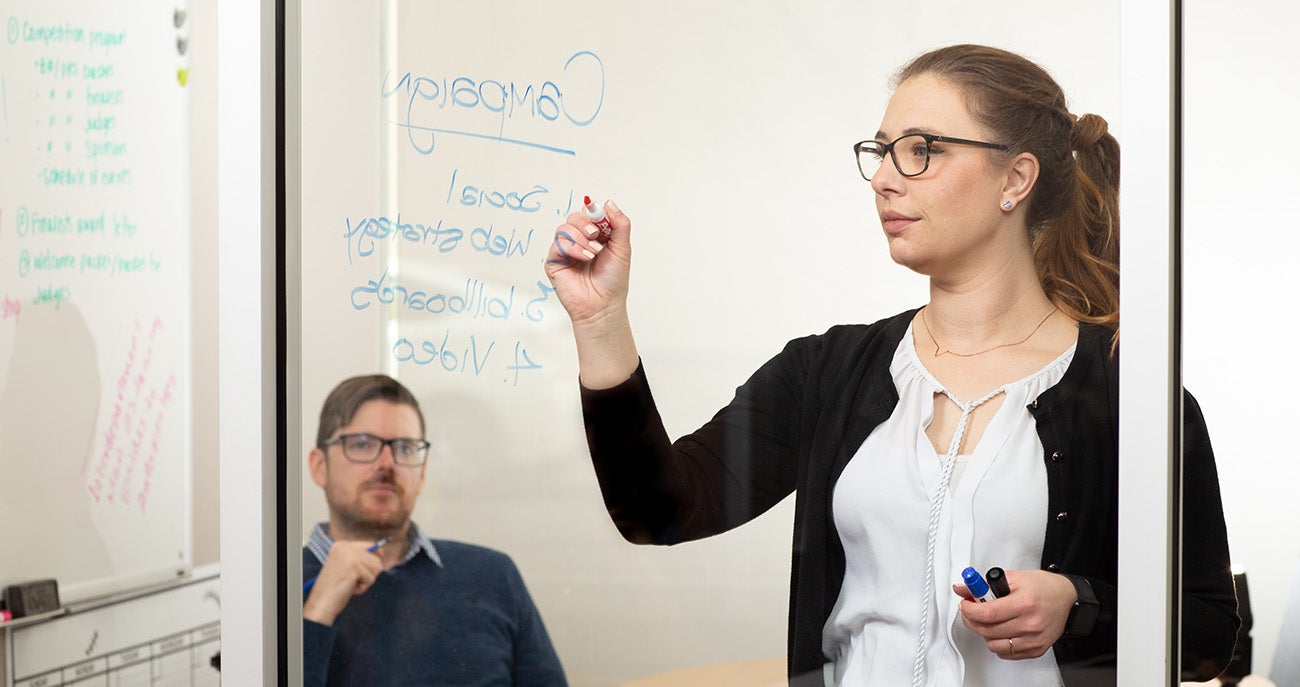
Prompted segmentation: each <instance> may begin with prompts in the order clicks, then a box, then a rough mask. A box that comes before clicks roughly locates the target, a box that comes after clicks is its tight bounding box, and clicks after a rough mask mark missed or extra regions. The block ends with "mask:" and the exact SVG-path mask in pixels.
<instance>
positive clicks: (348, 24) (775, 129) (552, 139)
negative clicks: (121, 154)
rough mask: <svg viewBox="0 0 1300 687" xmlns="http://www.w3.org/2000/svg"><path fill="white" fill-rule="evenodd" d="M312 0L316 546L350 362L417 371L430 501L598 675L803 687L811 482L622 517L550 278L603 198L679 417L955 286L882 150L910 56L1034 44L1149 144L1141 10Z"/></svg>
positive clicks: (662, 385) (309, 279) (310, 253)
mask: <svg viewBox="0 0 1300 687" xmlns="http://www.w3.org/2000/svg"><path fill="white" fill-rule="evenodd" d="M301 15H302V26H301V41H302V55H301V58H302V59H301V62H302V75H301V77H302V78H301V93H300V94H299V95H298V96H297V97H299V98H300V100H299V101H298V102H299V103H300V107H301V112H302V120H301V122H300V123H298V124H299V125H300V133H301V158H300V160H298V164H299V165H300V173H301V198H300V199H298V201H297V202H299V209H300V211H301V226H300V227H297V228H291V229H296V230H297V231H299V232H300V234H299V236H300V244H299V248H300V250H301V281H300V286H301V312H300V313H299V314H298V316H299V317H300V321H299V325H300V326H301V335H302V350H301V358H300V360H301V371H302V389H301V409H300V416H301V426H302V436H301V445H300V446H299V447H297V449H296V455H299V456H302V458H303V462H302V464H301V469H302V472H301V488H302V503H303V512H302V522H303V532H302V533H301V535H302V539H303V541H306V540H307V539H308V536H309V533H310V529H311V528H312V527H313V526H314V525H315V524H316V523H320V522H324V521H326V520H328V519H329V517H330V516H329V511H328V509H327V507H326V503H325V499H324V498H323V496H322V490H321V488H320V487H319V486H318V485H317V483H316V481H315V480H314V479H313V475H312V472H311V470H309V469H308V467H309V463H308V460H307V455H308V453H309V451H310V450H311V448H312V447H313V446H314V445H315V444H316V440H317V436H316V430H317V424H318V423H317V416H318V413H319V411H320V407H321V404H322V403H323V402H324V400H325V398H326V396H327V394H328V393H329V392H330V390H331V389H332V388H333V387H334V386H335V385H336V384H337V383H339V382H340V381H342V380H343V379H344V378H347V377H350V376H352V375H358V374H370V373H377V372H378V373H386V374H390V375H393V376H394V377H396V378H397V379H399V380H400V381H401V382H402V383H403V384H404V385H405V386H407V387H408V388H409V389H410V390H411V391H412V392H413V394H414V396H415V397H416V398H417V399H418V401H419V403H420V406H421V409H422V410H423V414H424V419H425V421H426V430H425V438H427V439H428V440H429V441H430V442H431V445H432V446H431V450H430V457H429V460H428V463H427V465H426V466H425V472H424V482H423V488H422V489H423V490H422V492H421V493H420V494H419V497H418V499H416V500H415V502H414V507H413V512H412V514H411V517H412V519H413V521H414V522H416V523H417V524H418V525H419V526H420V527H421V528H422V530H423V531H424V532H425V533H426V534H428V535H429V536H430V537H433V538H434V539H437V540H456V541H460V542H468V543H472V544H474V545H478V546H484V547H490V548H492V549H495V550H497V551H500V552H504V553H505V554H507V555H508V556H509V557H510V559H511V560H512V561H513V563H514V564H515V565H516V566H517V567H518V570H519V571H520V573H521V576H522V579H523V581H524V582H525V584H526V586H527V590H528V592H529V595H530V597H531V599H532V601H533V602H534V603H535V605H536V608H537V609H538V612H539V615H540V617H541V619H542V620H543V622H544V624H545V627H546V629H547V631H548V635H549V638H550V641H551V643H552V644H553V646H554V648H555V651H556V653H557V655H558V657H559V660H560V662H561V663H562V664H563V668H564V671H565V673H566V675H567V678H568V681H569V682H570V684H574V685H610V684H642V685H650V684H656V683H654V682H652V680H654V679H660V680H666V681H669V682H665V683H664V684H668V683H671V684H683V682H682V681H684V680H686V679H689V677H688V675H686V674H682V673H678V672H677V671H701V672H695V673H693V675H694V676H695V677H696V678H698V679H701V680H706V681H707V680H710V679H719V680H720V679H726V678H717V677H716V676H718V675H721V674H724V673H725V672H726V671H732V673H733V674H737V673H736V671H754V672H752V673H744V672H741V673H738V674H742V675H747V676H753V680H752V683H753V684H761V683H762V681H763V680H771V679H775V680H776V681H778V682H779V681H780V679H781V676H783V675H784V674H785V654H786V632H787V626H786V622H787V609H788V598H789V593H790V582H789V579H790V566H791V545H790V542H791V530H792V520H793V514H794V503H793V500H792V499H786V500H784V501H782V502H781V503H779V504H778V505H777V506H776V507H774V508H772V509H771V510H770V511H768V512H766V513H765V514H763V515H762V516H760V517H758V518H756V519H755V520H754V521H753V522H750V523H748V524H746V525H745V526H743V527H739V528H737V529H735V530H733V531H730V532H727V533H726V534H724V535H721V536H718V537H714V538H710V539H708V540H705V541H701V542H696V543H690V544H683V545H680V546H675V547H670V548H663V547H642V546H633V545H630V544H628V543H627V542H626V541H624V540H623V538H622V537H621V536H620V535H619V533H618V531H617V530H616V529H615V528H614V527H613V526H612V524H611V522H610V517H609V515H608V513H607V512H606V508H605V504H604V503H603V501H602V498H601V493H600V490H599V488H598V485H597V482H596V479H595V475H594V471H593V468H592V464H591V459H590V457H589V455H588V449H587V443H586V438H585V436H584V430H583V419H582V414H581V407H580V403H579V394H578V384H577V379H578V372H577V359H576V354H575V350H574V343H573V340H574V339H573V334H572V331H571V325H570V323H569V320H568V318H567V317H566V315H565V313H564V311H563V310H562V309H561V308H560V307H559V305H558V304H557V302H556V298H555V295H554V293H553V292H552V290H551V288H550V284H549V282H548V281H547V278H546V276H545V274H544V273H543V262H544V260H545V258H546V251H547V249H548V248H549V246H550V244H551V241H552V239H553V235H554V231H555V228H556V227H557V226H558V225H559V224H561V223H562V222H563V221H564V217H565V216H566V215H567V214H568V213H570V212H574V211H576V210H578V209H579V208H580V207H581V205H582V200H583V197H584V196H588V195H589V196H591V198H592V199H594V200H595V201H596V202H598V203H600V202H603V201H604V200H605V199H607V198H612V199H614V200H616V201H617V202H618V204H619V206H620V207H621V208H622V209H623V210H624V211H626V212H627V213H628V215H629V216H631V217H632V218H633V220H634V228H633V230H632V231H633V234H632V236H633V239H632V240H633V242H634V245H635V262H634V265H633V269H632V277H631V288H630V297H629V306H628V308H629V311H630V314H631V319H632V322H633V324H634V326H635V329H636V336H637V347H638V351H639V353H640V355H641V358H642V360H643V361H644V362H645V365H646V370H647V375H648V377H649V380H650V383H651V385H652V387H653V389H654V394H655V398H656V400H657V402H658V406H659V410H660V412H661V413H662V416H663V420H664V424H665V427H666V429H667V430H668V432H669V433H670V434H671V435H673V436H677V435H680V434H683V433H686V432H689V431H691V430H693V429H695V428H696V427H698V426H699V425H701V424H702V423H703V422H705V421H707V420H708V418H709V417H711V416H712V414H713V413H714V412H715V411H716V410H717V409H718V408H720V407H722V406H723V405H724V404H726V403H727V402H728V400H729V399H730V398H731V397H732V394H733V393H734V391H735V389H736V387H737V386H738V385H740V384H741V383H743V382H744V381H745V379H746V378H747V377H748V376H749V375H750V374H751V373H752V372H753V371H754V370H755V369H757V368H758V367H759V366H760V365H762V364H763V362H764V361H766V360H768V359H769V358H770V357H772V356H773V355H775V354H776V353H778V352H779V351H781V349H782V347H783V346H784V345H785V344H786V343H787V342H788V341H790V340H791V339H794V338H797V337H801V336H805V335H809V334H817V333H821V332H824V331H826V330H827V329H828V328H829V327H831V326H833V325H835V324H840V323H853V322H873V321H876V320H879V319H881V318H884V317H887V316H890V315H893V314H895V313H898V312H901V311H903V310H906V309H908V308H912V307H916V306H919V305H922V304H924V302H925V301H926V299H927V282H926V280H925V278H924V277H921V276H919V275H917V274H915V273H913V272H910V271H908V270H907V269H905V268H902V267H899V266H897V265H895V264H894V263H893V262H892V261H891V259H890V257H889V253H888V251H887V249H886V244H885V241H884V237H883V235H882V233H881V231H880V224H879V220H878V217H877V216H876V208H875V204H874V199H873V193H872V190H871V188H870V186H869V185H868V184H867V183H866V182H865V181H863V179H862V178H861V176H860V173H859V171H858V168H857V166H856V163H855V161H854V159H853V157H852V151H851V146H852V144H853V143H855V142H857V141H861V140H864V139H869V138H872V137H873V136H875V134H876V130H877V128H878V127H879V125H880V121H881V116H882V114H883V112H884V110H885V106H886V103H887V101H888V99H889V96H890V93H891V91H890V86H889V79H890V77H891V75H892V73H893V72H894V71H895V70H896V69H897V68H899V67H900V66H902V65H903V64H904V63H905V62H906V61H907V60H908V59H910V58H912V57H914V56H916V55H918V54H920V53H921V52H924V51H925V50H927V49H929V48H933V47H937V46H940V45H944V44H951V43H960V42H978V43H988V44H992V45H996V46H999V47H1004V48H1008V49H1011V50H1015V51H1018V52H1021V53H1023V54H1025V55H1027V56H1029V57H1030V58H1031V59H1034V60H1035V61H1037V62H1039V63H1040V64H1042V65H1043V66H1045V67H1046V68H1047V69H1048V70H1049V71H1050V72H1051V73H1052V75H1053V76H1054V77H1055V78H1056V79H1057V80H1058V81H1059V82H1060V83H1061V84H1062V86H1063V87H1064V88H1065V90H1066V92H1067V95H1068V96H1069V99H1070V105H1071V110H1072V111H1073V112H1075V113H1079V114H1082V113H1085V112H1092V113H1098V114H1101V115H1102V116H1104V117H1106V118H1107V119H1108V120H1109V122H1110V125H1111V130H1112V132H1114V133H1115V134H1116V136H1117V137H1118V138H1119V139H1120V140H1121V141H1123V131H1122V126H1121V122H1119V121H1118V112H1119V107H1118V90H1119V89H1118V69H1119V55H1118V47H1117V46H1118V19H1117V17H1118V3H1115V2H1108V3H1102V4H1100V5H1093V6H1090V7H1089V9H1088V11H1087V12H1083V13H1078V12H1070V13H1069V14H1068V22H1069V25H1070V30H1068V31H1062V30H1061V29H1062V22H1063V21H1066V20H1067V15H1064V14H1063V13H1061V12H1059V11H1056V10H1052V9H1045V8H1044V6H1043V5H1042V4H1041V3H1036V2H1028V1H1023V2H1014V3H1009V4H1008V3H1003V5H1000V6H999V11H998V12H996V13H992V12H989V11H988V9H987V8H986V7H977V6H974V5H970V4H969V3H958V2H951V3H949V2H926V3H913V4H907V5H902V6H898V7H893V8H890V9H889V11H888V12H882V10H881V8H879V7H877V6H872V5H868V4H863V3H849V2H836V3H817V4H815V5H813V6H808V5H806V4H796V3H770V4H766V5H764V6H762V7H755V6H753V5H752V3H742V2H716V3H704V4H701V3H687V2H676V1H674V2H667V3H652V4H642V5H638V6H636V7H622V6H611V4H610V3H595V2H585V1H583V2H577V3H568V4H566V5H565V7H564V8H563V9H562V10H560V9H557V8H556V7H555V6H553V5H544V4H542V3H516V4H512V5H509V6H506V5H495V4H489V5H482V4H480V5H472V4H463V5H450V4H448V3H425V2H385V3H374V4H358V3H352V2H340V1H330V2H312V3H303V7H302V8H301ZM1011 17H1014V21H1008V18H1011ZM916 27H921V29H920V30H917V28H916ZM291 97H292V96H291ZM289 125H290V126H294V123H293V122H290V124H289ZM353 429H355V428H348V431H353ZM394 431H397V430H394ZM395 436H396V435H393V436H385V437H384V438H394V437H395ZM291 453H294V450H293V449H291ZM385 454H386V452H385ZM339 458H340V456H334V457H333V458H329V460H337V459H339ZM335 464H337V463H332V465H335ZM412 488H413V487H412ZM435 546H436V547H438V548H439V551H443V550H444V549H445V550H446V551H451V550H452V548H453V545H451V544H447V545H443V544H441V543H439V544H435ZM387 549H388V547H387V546H385V548H384V549H383V550H387ZM309 567H310V566H309ZM448 568H450V563H448ZM367 593H369V592H367ZM394 620H395V621H396V622H398V623H412V624H411V625H409V626H407V627H409V630H403V632H407V631H409V632H412V633H414V632H419V631H422V629H424V626H423V625H422V623H423V622H424V621H423V620H422V619H419V618H414V619H411V618H408V617H405V616H396V615H395V616H394ZM310 642H311V639H310V638H308V644H310ZM414 660H415V659H414V658H413V657H412V656H409V655H398V656H393V657H392V661H393V662H394V663H399V664H408V663H411V662H412V661H414ZM312 669H313V668H312V666H310V665H309V666H308V667H307V670H308V672H310V671H311V670H312ZM709 671H723V673H714V672H709ZM746 679H747V678H746ZM674 680H676V682H672V681H674ZM638 681H644V682H638Z"/></svg>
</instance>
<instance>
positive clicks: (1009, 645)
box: [1007, 637, 1016, 656]
mask: <svg viewBox="0 0 1300 687" xmlns="http://www.w3.org/2000/svg"><path fill="white" fill-rule="evenodd" d="M1007 648H1009V649H1011V655H1012V656H1015V655H1016V645H1015V642H1012V641H1011V638H1010V637H1007Z"/></svg>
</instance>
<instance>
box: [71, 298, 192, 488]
mask: <svg viewBox="0 0 1300 687" xmlns="http://www.w3.org/2000/svg"><path fill="white" fill-rule="evenodd" d="M164 331H165V327H164V326H163V322H162V319H161V318H157V317H155V318H154V320H153V322H152V323H150V324H149V326H148V327H146V326H145V325H144V324H143V323H142V322H141V321H140V320H139V319H138V318H137V319H136V320H135V321H134V322H133V323H132V328H131V332H130V335H129V339H128V344H127V348H126V352H125V355H124V356H123V360H122V362H121V368H119V374H117V376H116V379H115V381H114V382H113V386H112V390H113V398H112V411H111V412H110V413H108V414H107V423H106V424H105V426H104V427H103V429H102V436H101V438H102V448H101V449H100V451H99V453H98V455H97V456H96V457H95V459H94V461H93V462H92V464H91V466H90V469H89V474H88V480H87V484H86V490H87V491H88V492H89V493H90V496H91V498H93V499H94V500H95V502H96V503H100V502H106V503H110V504H114V505H120V506H129V505H132V504H134V505H135V506H137V507H139V509H140V511H141V512H142V513H143V512H148V509H149V496H150V494H151V493H152V489H153V484H154V482H153V476H154V472H155V468H156V463H157V460H158V455H159V453H160V452H161V448H162V436H163V433H164V430H165V429H166V426H167V419H168V416H169V412H170V410H171V406H172V402H173V401H174V400H175V397H176V385H177V378H176V374H175V373H166V372H162V371H159V370H158V369H156V368H155V366H154V365H153V361H154V351H155V350H156V344H157V343H158V338H159V336H160V335H161V334H162V333H163V332H164Z"/></svg>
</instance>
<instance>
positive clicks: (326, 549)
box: [307, 522, 443, 568]
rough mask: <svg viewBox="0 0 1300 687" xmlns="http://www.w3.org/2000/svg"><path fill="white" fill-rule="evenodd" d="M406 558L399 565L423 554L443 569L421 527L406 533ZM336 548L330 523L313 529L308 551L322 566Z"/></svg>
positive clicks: (317, 525)
mask: <svg viewBox="0 0 1300 687" xmlns="http://www.w3.org/2000/svg"><path fill="white" fill-rule="evenodd" d="M406 543H407V544H408V546H407V547H406V558H403V559H402V561H401V562H400V563H398V565H406V564H407V563H410V562H411V561H412V560H414V559H415V557H416V556H418V555H420V554H421V553H423V554H425V555H426V556H428V557H429V559H430V560H432V561H433V562H434V563H435V564H436V565H437V566H438V567H439V568H441V567H443V565H442V558H441V557H440V556H439V555H438V550H437V549H436V548H434V546H433V540H432V539H429V538H428V537H426V536H424V532H423V531H422V530H421V529H420V526H419V525H417V524H415V523H414V522H412V523H411V526H410V527H409V528H407V532H406ZM333 546H334V540H333V539H331V538H330V535H329V523H327V522H320V523H316V526H315V527H313V528H312V530H311V535H310V536H308V537H307V550H308V551H311V552H312V555H314V556H316V560H318V561H320V563H321V565H325V559H326V558H328V557H329V555H330V548H331V547H333Z"/></svg>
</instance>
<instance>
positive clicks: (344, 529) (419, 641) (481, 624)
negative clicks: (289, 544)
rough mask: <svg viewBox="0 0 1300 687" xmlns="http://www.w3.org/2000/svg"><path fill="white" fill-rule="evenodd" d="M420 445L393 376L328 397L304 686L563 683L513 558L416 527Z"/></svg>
mask: <svg viewBox="0 0 1300 687" xmlns="http://www.w3.org/2000/svg"><path fill="white" fill-rule="evenodd" d="M428 450H429V442H427V441H425V440H424V416H423V415H422V414H421V412H420V407H419V404H418V403H417V402H416V400H415V397H414V396H413V395H412V394H411V392H410V391H408V390H407V389H406V387H404V386H402V385H401V384H400V383H398V382H397V381H396V380H394V379H392V378H391V377H387V376H384V375H368V376H362V377H353V378H351V379H348V380H345V381H343V382H342V383H341V384H339V385H338V386H337V387H335V388H334V390H333V391H331V392H330V395H329V397H328V398H326V399H325V403H324V405H323V407H322V408H321V416H320V424H319V426H318V428H317V434H316V447H315V448H313V449H312V450H311V453H310V454H309V456H308V462H309V465H310V469H311V475H312V479H313V480H314V481H315V482H316V484H318V485H320V487H321V488H322V489H324V490H325V501H326V503H327V504H328V505H329V518H330V519H329V522H328V523H321V524H319V525H317V526H316V528H315V529H314V530H312V533H311V537H310V538H309V540H308V542H307V546H305V547H303V565H302V567H303V579H304V580H308V583H307V584H306V585H304V595H305V596H304V600H303V610H302V615H303V676H304V679H303V684H304V685H305V686H314V685H515V686H520V685H538V686H547V687H549V686H551V685H565V684H566V681H565V677H564V671H563V669H562V668H561V667H560V661H559V658H558V657H557V656H556V654H555V649H554V648H553V647H552V646H551V641H550V638H549V637H548V636H547V634H546V628H545V627H544V626H543V624H542V619H541V617H540V615H539V614H538V612H537V608H536V607H535V606H534V605H533V601H532V598H531V597H530V596H529V594H528V590H527V589H526V588H525V587H524V582H523V578H522V577H521V576H520V574H519V571H518V569H517V568H516V567H515V565H514V563H513V562H512V561H511V560H510V559H509V557H507V556H506V555H505V554H503V553H500V552H497V551H493V550H491V549H486V548H483V547H480V546H473V545H469V544H462V543H459V542H454V541H445V540H437V541H434V540H430V539H428V538H427V537H425V536H424V534H423V533H422V532H421V531H420V529H419V528H418V527H417V526H416V525H415V523H414V522H412V521H411V511H412V510H413V509H414V508H415V501H416V499H417V498H418V497H419V495H420V492H421V491H422V490H423V488H424V469H425V459H426V458H427V457H428Z"/></svg>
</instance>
